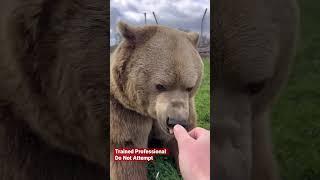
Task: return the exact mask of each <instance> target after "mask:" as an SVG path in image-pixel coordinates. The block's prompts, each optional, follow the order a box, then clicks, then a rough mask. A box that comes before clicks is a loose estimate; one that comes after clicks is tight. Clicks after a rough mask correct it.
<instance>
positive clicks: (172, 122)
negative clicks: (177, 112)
mask: <svg viewBox="0 0 320 180" xmlns="http://www.w3.org/2000/svg"><path fill="white" fill-rule="evenodd" d="M176 124H180V125H181V126H183V127H184V128H185V129H188V127H189V123H188V122H187V120H181V119H176V118H170V117H168V118H167V126H168V127H169V128H171V129H172V128H173V127H174V126H175V125H176Z"/></svg>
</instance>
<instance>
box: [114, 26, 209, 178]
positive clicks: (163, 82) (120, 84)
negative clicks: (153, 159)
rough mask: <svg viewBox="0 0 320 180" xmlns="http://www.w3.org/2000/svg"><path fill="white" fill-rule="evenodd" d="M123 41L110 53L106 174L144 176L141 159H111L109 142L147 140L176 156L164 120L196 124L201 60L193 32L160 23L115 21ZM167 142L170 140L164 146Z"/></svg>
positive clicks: (145, 144) (141, 143) (136, 143)
mask: <svg viewBox="0 0 320 180" xmlns="http://www.w3.org/2000/svg"><path fill="white" fill-rule="evenodd" d="M118 28H119V31H120V33H121V34H122V36H123V38H124V40H123V41H122V42H121V43H120V45H119V46H118V47H117V49H116V50H115V52H114V53H113V54H112V57H111V70H110V83H111V87H110V90H111V97H110V103H111V104H110V107H111V109H110V112H111V119H110V131H111V138H110V140H111V144H110V152H111V156H110V160H111V164H110V165H111V178H112V179H129V178H130V179H146V173H147V172H146V168H145V163H141V162H127V161H126V162H119V161H116V162H115V161H114V157H113V150H114V148H115V147H127V148H128V147H139V148H146V147H148V142H149V140H150V139H158V140H160V141H162V142H163V143H164V144H168V146H170V147H169V148H171V149H170V150H171V152H172V154H175V155H177V151H176V142H175V140H174V138H173V135H172V134H170V133H169V131H168V126H167V121H168V120H169V119H173V120H174V121H179V122H184V123H186V124H187V125H188V127H187V129H189V130H190V129H192V128H193V127H194V126H195V123H196V114H195V107H194V96H195V93H196V91H197V89H198V87H199V85H200V82H201V77H202V69H203V64H202V60H201V58H200V56H199V54H198V52H197V50H196V48H195V47H196V44H197V41H198V34H196V33H186V32H182V31H178V30H174V29H171V28H167V27H164V26H158V25H150V26H144V27H133V26H129V25H127V24H125V23H123V22H120V23H119V24H118ZM169 144H170V145H169Z"/></svg>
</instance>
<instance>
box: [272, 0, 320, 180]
mask: <svg viewBox="0 0 320 180" xmlns="http://www.w3.org/2000/svg"><path fill="white" fill-rule="evenodd" d="M299 5H300V10H301V36H300V42H299V47H298V51H297V57H296V59H295V63H294V64H293V66H292V72H291V75H290V78H289V81H288V85H287V87H286V88H285V89H284V91H283V92H282V96H281V97H280V99H279V101H278V103H277V104H276V106H275V108H274V112H273V114H272V135H273V142H274V143H275V144H274V151H275V154H276V156H277V160H278V163H279V168H280V174H281V176H282V179H283V180H318V179H320V111H319V108H320V23H319V19H320V12H319V7H320V1H318V0H307V1H306V0H300V1H299Z"/></svg>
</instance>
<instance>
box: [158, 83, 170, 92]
mask: <svg viewBox="0 0 320 180" xmlns="http://www.w3.org/2000/svg"><path fill="white" fill-rule="evenodd" d="M156 89H157V90H158V91H166V90H167V88H166V87H164V86H163V85H162V84H157V85H156Z"/></svg>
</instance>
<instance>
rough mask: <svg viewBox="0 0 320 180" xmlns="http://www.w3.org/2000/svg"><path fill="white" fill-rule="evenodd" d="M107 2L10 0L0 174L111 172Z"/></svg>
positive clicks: (6, 1) (4, 27)
mask: <svg viewBox="0 0 320 180" xmlns="http://www.w3.org/2000/svg"><path fill="white" fill-rule="evenodd" d="M108 11H109V8H107V3H106V2H105V1H83V0H79V1H69V0H59V1H51V0H29V1H24V0H3V1H1V6H0V16H1V18H0V179H1V180H71V179H74V180H88V179H97V180H98V179H101V180H102V179H106V178H107V177H109V175H108V174H107V172H109V171H106V170H107V169H108V168H107V165H109V163H107V160H106V159H107V158H108V156H107V150H108V134H107V125H108V122H107V121H108V119H107V116H106V115H107V108H106V105H107V104H108V100H107V97H108V87H109V83H108V72H107V70H108V69H107V67H108V63H107V61H106V60H107V59H108V53H107V50H108V46H107V43H106V41H107V40H108V39H109V37H108V31H107V30H108V25H107V24H108V21H107V19H108V18H107V17H108Z"/></svg>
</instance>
